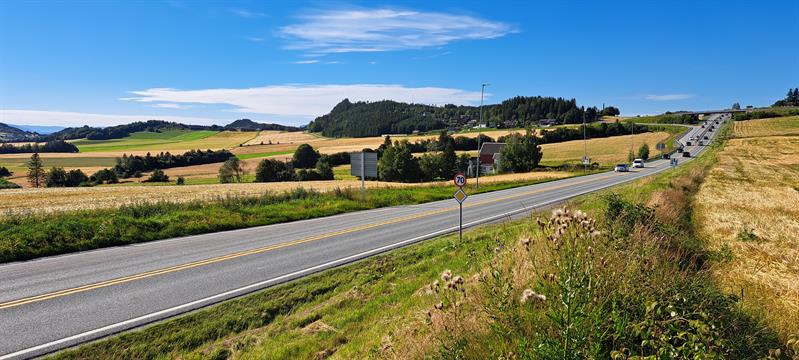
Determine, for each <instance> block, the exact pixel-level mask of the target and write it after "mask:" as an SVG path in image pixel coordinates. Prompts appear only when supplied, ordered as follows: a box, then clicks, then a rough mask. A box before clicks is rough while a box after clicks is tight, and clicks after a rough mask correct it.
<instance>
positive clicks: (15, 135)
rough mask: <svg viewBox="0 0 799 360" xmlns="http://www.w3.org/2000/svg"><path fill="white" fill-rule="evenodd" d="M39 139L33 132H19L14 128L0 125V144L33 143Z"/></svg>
mask: <svg viewBox="0 0 799 360" xmlns="http://www.w3.org/2000/svg"><path fill="white" fill-rule="evenodd" d="M38 137H39V134H37V133H35V132H30V131H25V130H21V129H19V128H16V127H14V126H11V125H8V124H4V123H0V142H14V141H33V140H36V139H37V138H38Z"/></svg>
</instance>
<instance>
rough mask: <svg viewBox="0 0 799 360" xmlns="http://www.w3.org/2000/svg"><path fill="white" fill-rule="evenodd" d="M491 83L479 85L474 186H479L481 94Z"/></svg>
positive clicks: (476, 187) (481, 121) (481, 123)
mask: <svg viewBox="0 0 799 360" xmlns="http://www.w3.org/2000/svg"><path fill="white" fill-rule="evenodd" d="M489 85H491V84H482V85H480V121H479V122H478V123H477V173H476V176H475V181H474V187H475V189H479V188H480V131H481V129H480V127H481V126H483V94H484V93H485V89H486V86H489Z"/></svg>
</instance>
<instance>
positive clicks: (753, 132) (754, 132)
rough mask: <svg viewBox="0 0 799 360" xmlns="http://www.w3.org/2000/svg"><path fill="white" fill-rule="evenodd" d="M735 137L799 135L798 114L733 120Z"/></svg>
mask: <svg viewBox="0 0 799 360" xmlns="http://www.w3.org/2000/svg"><path fill="white" fill-rule="evenodd" d="M734 131H735V137H737V138H745V137H762V136H773V135H799V116H789V117H781V118H772V119H759V120H747V121H736V122H735V130H734Z"/></svg>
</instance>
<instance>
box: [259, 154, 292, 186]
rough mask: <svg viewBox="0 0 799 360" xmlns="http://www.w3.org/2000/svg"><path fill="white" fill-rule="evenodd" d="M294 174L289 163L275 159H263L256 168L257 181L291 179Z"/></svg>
mask: <svg viewBox="0 0 799 360" xmlns="http://www.w3.org/2000/svg"><path fill="white" fill-rule="evenodd" d="M293 178H294V176H293V174H292V172H291V169H290V168H289V165H288V164H286V163H284V162H282V161H279V160H274V159H263V160H261V162H260V163H258V167H257V168H255V181H256V182H276V181H291V180H293Z"/></svg>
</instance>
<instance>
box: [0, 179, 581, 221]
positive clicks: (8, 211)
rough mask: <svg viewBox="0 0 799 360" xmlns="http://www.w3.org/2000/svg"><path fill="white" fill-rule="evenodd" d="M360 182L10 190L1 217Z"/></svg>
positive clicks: (1, 200)
mask: <svg viewBox="0 0 799 360" xmlns="http://www.w3.org/2000/svg"><path fill="white" fill-rule="evenodd" d="M571 175H573V173H570V172H566V171H539V172H530V173H523V174H502V175H495V176H486V177H481V178H480V180H481V183H496V182H510V181H533V180H543V179H561V178H565V177H568V176H571ZM434 184H443V185H449V184H451V182H449V181H444V182H432V183H419V184H403V183H389V182H382V181H367V182H366V186H367V187H369V188H375V187H377V188H381V187H383V188H387V187H412V186H426V185H434ZM360 186H361V182H360V181H357V180H329V181H304V182H275V183H241V184H209V185H184V186H168V185H163V186H159V185H150V186H144V185H130V186H100V187H91V188H88V187H78V188H42V189H32V188H27V189H10V190H3V191H2V192H0V217H1V216H8V215H13V214H29V213H53V212H60V211H71V210H86V209H101V208H115V207H119V206H122V205H128V204H137V203H154V202H160V201H170V202H189V201H193V200H214V199H217V198H220V197H227V196H258V195H263V194H265V193H280V192H284V191H290V190H292V189H296V188H300V187H301V188H304V189H308V190H310V189H313V190H316V191H320V192H325V191H331V190H333V189H336V188H348V187H351V188H360Z"/></svg>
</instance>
